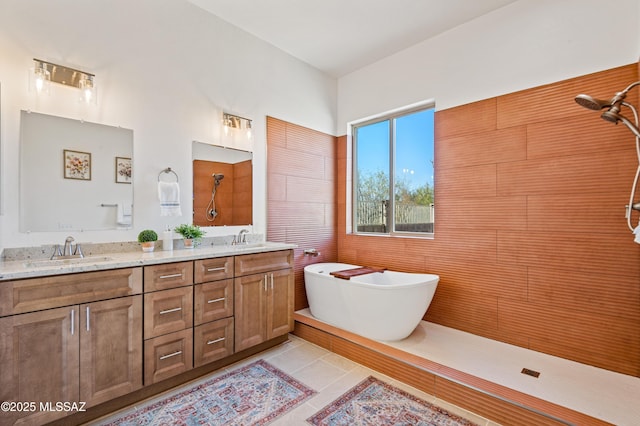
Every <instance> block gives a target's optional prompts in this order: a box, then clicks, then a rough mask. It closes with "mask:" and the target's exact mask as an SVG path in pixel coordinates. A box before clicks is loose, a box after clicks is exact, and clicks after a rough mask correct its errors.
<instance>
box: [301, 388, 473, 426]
mask: <svg viewBox="0 0 640 426" xmlns="http://www.w3.org/2000/svg"><path fill="white" fill-rule="evenodd" d="M307 422H309V423H311V424H312V425H316V426H351V425H358V426H365V425H371V426H373V425H385V426H394V425H395V426H399V425H411V426H474V425H475V423H471V422H470V421H468V420H466V419H463V418H462V417H458V416H456V415H454V414H451V413H449V412H448V411H447V410H445V409H443V408H440V407H438V406H436V405H433V404H430V403H428V402H427V401H424V400H422V399H420V398H418V397H415V396H413V395H411V394H409V393H407V392H405V391H403V390H400V389H398V388H396V387H394V386H391V385H390V384H387V383H384V382H382V381H380V380H378V379H376V378H375V377H372V376H369V377H368V378H366V379H365V380H363V381H362V382H360V383H359V384H358V385H356V386H355V387H353V388H352V389H351V390H349V391H348V392H347V393H345V394H344V395H342V396H341V397H339V398H338V399H336V400H335V401H333V402H332V403H331V404H329V405H327V406H326V407H324V408H323V409H322V410H320V411H318V412H317V413H316V414H315V415H313V416H312V417H310V418H308V419H307Z"/></svg>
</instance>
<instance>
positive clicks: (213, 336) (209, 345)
mask: <svg viewBox="0 0 640 426" xmlns="http://www.w3.org/2000/svg"><path fill="white" fill-rule="evenodd" d="M233 343H234V342H233V318H223V319H221V320H218V321H214V322H210V323H207V324H203V325H199V326H197V327H195V328H194V329H193V366H194V367H199V366H201V365H204V364H207V363H209V362H213V361H216V360H219V359H222V358H224V357H226V356H229V355H232V354H233Z"/></svg>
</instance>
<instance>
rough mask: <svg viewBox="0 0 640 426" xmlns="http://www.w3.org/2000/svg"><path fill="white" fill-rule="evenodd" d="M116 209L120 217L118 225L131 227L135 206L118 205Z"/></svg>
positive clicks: (127, 204)
mask: <svg viewBox="0 0 640 426" xmlns="http://www.w3.org/2000/svg"><path fill="white" fill-rule="evenodd" d="M116 209H117V215H118V217H117V219H116V222H118V225H120V226H131V222H132V218H133V215H132V210H133V206H132V205H131V204H129V203H118V204H117V206H116Z"/></svg>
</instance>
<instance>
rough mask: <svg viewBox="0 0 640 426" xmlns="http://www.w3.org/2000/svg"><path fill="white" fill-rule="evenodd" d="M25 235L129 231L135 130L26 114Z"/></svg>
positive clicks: (23, 156) (23, 155) (22, 203)
mask: <svg viewBox="0 0 640 426" xmlns="http://www.w3.org/2000/svg"><path fill="white" fill-rule="evenodd" d="M20 125H21V127H20V220H19V222H20V225H19V227H20V232H47V231H87V230H111V229H128V228H131V226H132V224H133V189H132V186H133V185H132V184H131V182H132V169H131V166H132V160H133V158H132V154H133V131H132V130H129V129H122V128H120V127H113V126H105V125H102V124H96V123H89V122H85V121H79V120H72V119H68V118H62V117H55V116H52V115H46V114H39V113H35V112H28V111H22V112H21V116H20Z"/></svg>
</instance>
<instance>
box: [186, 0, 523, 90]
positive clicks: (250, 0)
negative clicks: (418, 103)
mask: <svg viewBox="0 0 640 426" xmlns="http://www.w3.org/2000/svg"><path fill="white" fill-rule="evenodd" d="M189 1H190V2H191V3H193V4H195V5H197V6H199V7H201V8H202V9H204V10H206V11H208V12H210V13H212V14H213V15H216V16H218V17H219V18H221V19H222V20H224V21H227V22H229V23H231V24H233V25H235V26H237V27H239V28H241V29H243V30H245V31H247V32H248V33H251V34H253V35H255V36H256V37H258V38H261V39H263V40H265V41H266V42H268V43H269V44H272V45H274V46H276V47H278V48H280V49H281V50H283V51H285V52H287V53H289V54H290V55H292V56H295V57H296V58H298V59H300V60H302V61H304V62H306V63H308V64H310V65H311V66H313V67H315V68H317V69H319V70H321V71H323V72H325V73H327V74H329V75H331V76H333V77H341V76H343V75H345V74H348V73H350V72H352V71H355V70H357V69H359V68H361V67H364V66H366V65H369V64H371V63H373V62H376V61H378V60H380V59H382V58H385V57H387V56H389V55H392V54H393V53H396V52H398V51H401V50H404V49H406V48H408V47H410V46H413V45H414V44H417V43H419V42H421V41H423V40H426V39H429V38H432V37H434V36H436V35H438V34H440V33H443V32H445V31H447V30H449V29H451V28H454V27H456V26H458V25H461V24H463V23H465V22H468V21H471V20H473V19H475V18H477V17H479V16H481V15H484V14H487V13H489V12H491V11H493V10H495V9H498V8H500V7H503V6H505V5H507V4H509V3H514V2H515V1H517V0H259V1H256V0H189Z"/></svg>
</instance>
